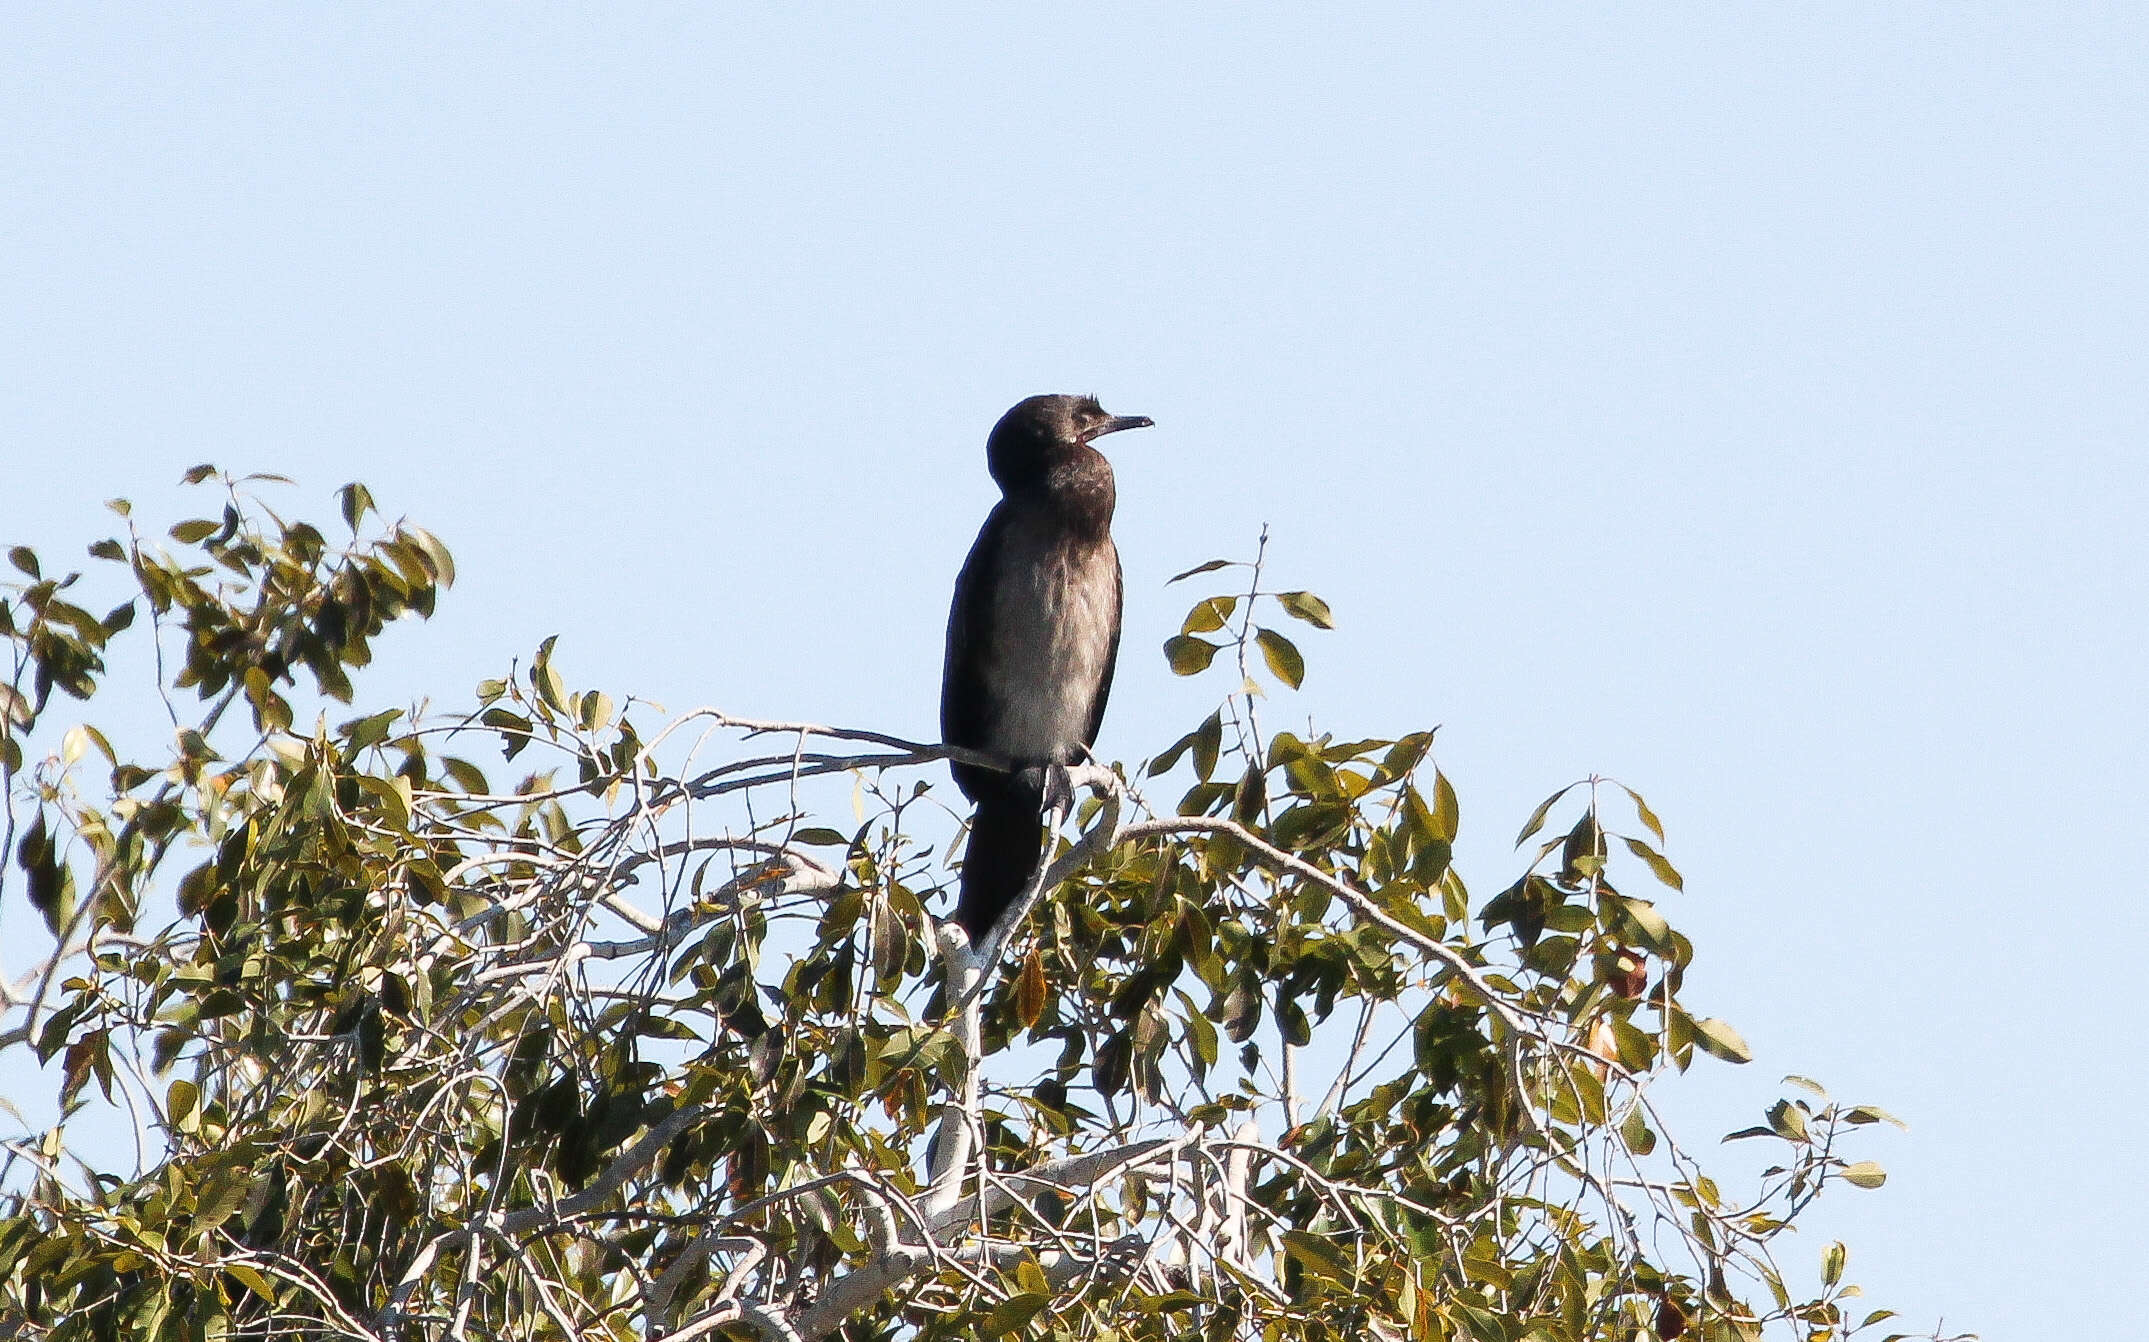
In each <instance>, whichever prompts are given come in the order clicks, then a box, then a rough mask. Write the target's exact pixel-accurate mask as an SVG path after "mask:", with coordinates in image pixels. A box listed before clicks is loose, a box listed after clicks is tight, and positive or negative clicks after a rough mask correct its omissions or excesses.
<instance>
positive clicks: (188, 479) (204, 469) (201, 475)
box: [179, 461, 216, 485]
mask: <svg viewBox="0 0 2149 1342" xmlns="http://www.w3.org/2000/svg"><path fill="white" fill-rule="evenodd" d="M215 474H216V467H215V466H214V465H212V464H210V463H209V462H206V461H205V462H203V463H202V464H201V465H199V466H196V467H194V468H193V469H192V470H190V471H188V472H187V473H186V474H185V475H182V476H180V477H179V483H180V484H182V485H198V484H200V483H201V482H202V481H204V480H206V479H208V478H209V477H210V476H212V475H215Z"/></svg>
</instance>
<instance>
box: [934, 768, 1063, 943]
mask: <svg viewBox="0 0 2149 1342" xmlns="http://www.w3.org/2000/svg"><path fill="white" fill-rule="evenodd" d="M1041 801H1042V797H1041V795H1040V794H1039V792H1038V791H1037V789H1035V788H1032V787H1026V786H1023V785H1022V784H1021V783H1020V782H1017V781H1015V780H1012V779H1011V780H1008V782H1007V785H1006V786H1004V787H1000V788H995V789H993V790H991V791H988V792H983V793H981V794H980V795H979V797H978V802H977V814H976V815H975V816H973V817H971V820H970V849H969V852H968V853H967V854H965V856H964V858H963V889H962V895H961V897H960V898H959V899H958V900H957V901H956V904H955V921H957V922H959V923H961V924H962V927H963V931H965V932H967V933H969V934H970V941H971V944H973V945H975V944H977V943H978V942H981V941H983V940H984V939H985V934H986V933H987V932H990V931H991V930H992V926H993V924H994V923H996V922H998V921H999V920H1000V915H1001V914H1002V913H1003V912H1005V911H1006V909H1007V907H1008V905H1010V904H1013V903H1014V902H1015V901H1016V900H1018V899H1020V898H1021V897H1022V892H1023V891H1024V890H1027V889H1028V888H1029V885H1030V881H1031V878H1033V877H1034V876H1036V874H1037V862H1038V858H1039V856H1040V855H1041V854H1042V853H1043V851H1044V846H1045V825H1044V821H1043V820H1042V819H1040V818H1039V815H1038V812H1039V809H1040V808H1039V803H1040V802H1041Z"/></svg>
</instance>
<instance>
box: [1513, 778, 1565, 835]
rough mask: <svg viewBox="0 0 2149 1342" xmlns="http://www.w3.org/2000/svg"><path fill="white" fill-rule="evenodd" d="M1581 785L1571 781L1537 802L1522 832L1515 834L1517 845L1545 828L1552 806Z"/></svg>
mask: <svg viewBox="0 0 2149 1342" xmlns="http://www.w3.org/2000/svg"><path fill="white" fill-rule="evenodd" d="M1580 786H1582V785H1581V784H1580V783H1579V782H1576V783H1569V784H1568V785H1567V786H1565V787H1563V788H1561V789H1560V790H1559V791H1557V792H1555V793H1553V794H1552V795H1551V796H1549V797H1547V798H1545V799H1544V800H1543V801H1541V802H1539V803H1537V809H1536V810H1534V811H1532V812H1530V818H1529V819H1528V820H1527V821H1525V822H1524V823H1523V826H1522V833H1520V834H1518V835H1516V836H1515V847H1517V848H1520V847H1521V846H1522V845H1524V844H1526V843H1528V842H1529V841H1530V836H1531V835H1532V834H1535V833H1536V832H1537V831H1539V830H1541V829H1543V828H1544V827H1545V817H1546V816H1548V815H1550V814H1552V808H1553V807H1555V806H1557V805H1559V801H1560V798H1562V797H1564V796H1566V795H1567V794H1568V793H1570V792H1572V791H1574V790H1575V789H1576V788H1578V787H1580Z"/></svg>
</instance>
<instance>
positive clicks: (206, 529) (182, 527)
mask: <svg viewBox="0 0 2149 1342" xmlns="http://www.w3.org/2000/svg"><path fill="white" fill-rule="evenodd" d="M218 529H219V524H218V523H215V522H212V521H210V520H209V519H208V518H206V517H196V518H193V519H191V520H189V521H185V522H180V523H178V524H176V525H174V526H173V527H172V539H173V540H175V541H178V542H179V543H180V544H182V545H192V544H193V543H194V542H196V541H198V540H205V539H207V538H208V537H210V536H214V535H215V534H216V533H217V531H218Z"/></svg>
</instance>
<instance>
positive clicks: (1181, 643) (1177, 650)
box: [1164, 634, 1219, 676]
mask: <svg viewBox="0 0 2149 1342" xmlns="http://www.w3.org/2000/svg"><path fill="white" fill-rule="evenodd" d="M1218 651H1219V649H1218V648H1217V646H1216V645H1215V644H1214V643H1211V642H1209V641H1208V640H1206V639H1200V638H1194V637H1192V636H1191V635H1187V634H1176V635H1174V636H1172V637H1171V638H1167V639H1165V640H1164V659H1165V660H1166V661H1168V662H1170V663H1171V668H1172V674H1173V675H1175V676H1194V675H1199V674H1201V673H1202V672H1204V671H1206V670H1208V669H1209V663H1210V662H1213V661H1215V660H1216V654H1217V652H1218Z"/></svg>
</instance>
